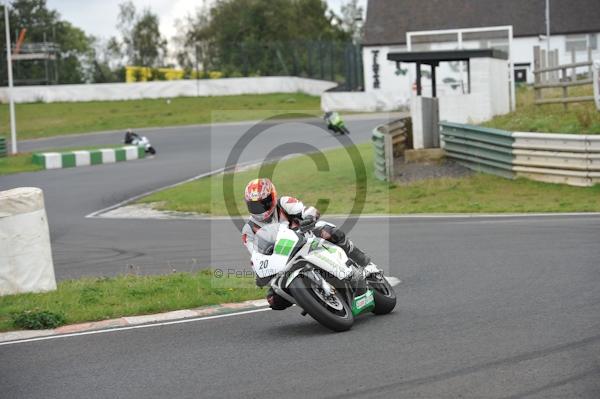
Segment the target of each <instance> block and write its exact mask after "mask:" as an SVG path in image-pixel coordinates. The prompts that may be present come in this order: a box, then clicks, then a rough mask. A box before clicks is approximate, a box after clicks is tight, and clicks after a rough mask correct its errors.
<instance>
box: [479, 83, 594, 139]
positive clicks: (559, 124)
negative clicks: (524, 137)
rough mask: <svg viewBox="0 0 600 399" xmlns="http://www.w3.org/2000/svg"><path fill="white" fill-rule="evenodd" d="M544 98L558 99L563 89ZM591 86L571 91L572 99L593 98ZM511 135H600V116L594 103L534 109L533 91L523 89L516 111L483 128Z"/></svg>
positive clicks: (518, 91) (521, 88)
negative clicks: (519, 132) (505, 131)
mask: <svg viewBox="0 0 600 399" xmlns="http://www.w3.org/2000/svg"><path fill="white" fill-rule="evenodd" d="M543 93H544V98H552V97H559V96H560V93H562V89H556V90H543ZM592 94H593V93H592V86H591V85H590V86H584V87H577V88H571V89H569V95H570V96H571V97H576V96H577V97H578V96H591V95H592ZM483 125H484V126H487V127H494V128H497V129H504V130H508V131H521V132H540V133H574V134H600V112H599V111H598V110H597V109H596V105H595V104H594V103H593V102H586V103H574V104H569V108H568V109H567V110H565V109H564V107H563V106H562V104H548V105H535V104H534V91H533V88H531V87H526V86H521V87H519V89H518V90H517V110H516V111H515V112H511V113H509V114H507V115H501V116H497V117H495V118H493V119H492V120H490V121H489V122H485V123H484V124H483Z"/></svg>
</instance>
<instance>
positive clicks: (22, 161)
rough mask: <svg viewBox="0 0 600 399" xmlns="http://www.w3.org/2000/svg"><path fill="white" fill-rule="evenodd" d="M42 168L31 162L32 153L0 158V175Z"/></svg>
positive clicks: (34, 170) (63, 149) (69, 149)
mask: <svg viewBox="0 0 600 399" xmlns="http://www.w3.org/2000/svg"><path fill="white" fill-rule="evenodd" d="M122 146H123V144H109V145H98V146H87V147H68V148H48V149H42V150H38V151H36V152H69V151H77V150H97V149H99V148H116V147H122ZM40 170H43V168H42V166H41V165H38V164H35V163H33V153H32V152H23V153H19V154H17V155H7V156H6V157H2V158H0V176H3V175H11V174H14V173H24V172H37V171H40Z"/></svg>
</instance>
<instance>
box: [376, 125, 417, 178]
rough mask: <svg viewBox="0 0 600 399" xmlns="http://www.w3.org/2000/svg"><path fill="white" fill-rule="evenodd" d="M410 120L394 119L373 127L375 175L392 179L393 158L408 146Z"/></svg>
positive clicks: (410, 131) (410, 130) (410, 127)
mask: <svg viewBox="0 0 600 399" xmlns="http://www.w3.org/2000/svg"><path fill="white" fill-rule="evenodd" d="M411 135H412V122H411V119H410V117H405V118H401V119H397V120H394V121H392V122H390V123H387V124H384V125H380V126H377V127H376V128H375V129H373V136H372V140H373V151H374V155H375V156H374V163H375V177H376V178H377V179H379V180H384V181H392V180H393V177H394V158H398V157H399V156H401V155H402V153H403V152H404V150H406V149H407V148H410V141H411Z"/></svg>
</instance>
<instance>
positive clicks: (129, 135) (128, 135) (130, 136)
mask: <svg viewBox="0 0 600 399" xmlns="http://www.w3.org/2000/svg"><path fill="white" fill-rule="evenodd" d="M134 140H140V136H138V135H137V134H136V133H134V132H133V130H131V129H127V132H125V144H133V141H134Z"/></svg>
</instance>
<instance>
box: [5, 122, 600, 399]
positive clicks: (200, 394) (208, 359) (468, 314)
mask: <svg viewBox="0 0 600 399" xmlns="http://www.w3.org/2000/svg"><path fill="white" fill-rule="evenodd" d="M380 122H381V120H376V119H362V120H352V121H349V123H348V125H349V127H350V130H351V131H352V136H351V137H352V139H353V140H356V141H357V142H364V141H366V140H368V139H369V136H370V131H371V129H372V128H373V127H374V126H375V125H376V124H377V123H380ZM247 129H248V125H244V124H235V125H223V126H219V127H216V128H213V129H212V130H213V132H212V134H211V133H210V132H209V130H210V128H208V127H193V128H192V127H189V128H174V129H155V130H152V131H148V132H144V134H146V135H147V136H148V137H149V138H150V140H151V142H152V143H153V144H154V145H155V146H156V148H157V150H158V156H157V157H156V158H155V159H149V160H143V161H135V162H127V163H123V164H115V165H106V166H97V167H83V168H74V169H68V170H54V171H46V172H40V173H32V174H21V175H13V176H5V177H0V187H1V188H2V189H8V188H12V187H17V186H37V187H41V188H43V189H44V192H45V195H46V203H47V211H48V216H49V221H50V226H51V236H52V241H53V251H54V259H55V268H56V273H57V277H58V278H59V279H65V278H75V277H80V276H89V275H114V274H118V273H123V272H127V271H128V268H130V267H135V268H138V270H139V271H140V272H142V273H165V272H169V271H172V269H176V270H180V271H189V270H196V269H198V268H202V267H206V266H211V265H212V266H216V265H219V267H222V268H224V269H225V270H228V269H232V270H239V269H241V268H247V267H248V265H247V262H248V260H247V254H245V253H244V251H245V250H244V249H243V248H242V247H241V245H240V243H239V235H238V233H237V232H236V230H235V227H234V226H233V225H232V223H231V222H230V221H228V220H214V221H207V220H158V221H157V220H114V219H95V218H85V215H88V214H90V213H92V212H95V211H97V210H99V209H102V208H105V207H108V206H111V205H114V204H116V203H118V202H120V201H123V200H126V199H127V198H130V197H132V196H135V195H138V194H140V193H143V192H145V191H148V190H152V189H156V188H159V187H161V186H165V185H168V184H172V183H174V182H176V181H180V180H183V179H186V178H190V177H192V176H195V175H197V174H200V173H205V172H208V171H209V170H213V169H216V168H218V167H222V166H223V164H224V159H225V158H226V156H227V155H228V153H229V150H230V149H231V147H232V146H233V145H234V143H235V142H236V140H237V139H238V138H239V137H240V136H241V135H242V134H243V132H244V131H246V130H247ZM273 131H274V132H276V134H273V135H272V136H270V135H269V136H267V135H266V134H265V136H264V137H263V136H262V135H261V136H259V138H257V140H256V141H255V142H253V143H252V144H251V146H252V150H250V149H248V151H245V152H244V156H243V158H242V160H243V161H250V160H256V159H260V157H264V156H265V155H266V154H268V153H269V151H270V150H271V149H272V148H273V143H274V142H275V143H276V142H278V141H277V140H281V143H284V142H286V141H288V142H289V141H292V140H293V141H295V140H298V137H305V138H306V140H307V142H309V143H311V144H312V145H315V146H317V147H319V148H325V147H331V146H334V145H336V140H335V139H334V138H332V137H330V136H327V135H325V134H324V133H323V132H322V131H319V130H318V129H316V128H310V127H306V125H303V124H300V123H294V124H286V125H283V126H279V127H274V128H273ZM120 138H121V135H120V134H118V135H116V134H115V135H111V134H98V135H91V136H80V137H77V138H68V139H62V138H59V139H53V140H48V142H46V143H41V142H36V143H33V142H32V143H27V144H24V145H23V149H24V150H25V149H28V148H33V146H36V145H37V146H42V145H43V146H48V144H49V143H51V145H53V146H56V145H68V146H75V145H91V144H108V143H111V142H114V141H115V140H118V139H120ZM60 140H68V144H67V143H64V144H60ZM80 143H81V144H80ZM267 144H268V145H267ZM350 234H351V236H352V238H353V239H354V240H355V241H356V242H357V243H358V245H360V246H361V247H363V248H364V249H365V250H366V251H367V252H369V253H370V254H371V255H372V256H373V257H374V258H375V260H376V261H377V262H378V263H380V264H381V265H382V266H384V269H385V270H386V272H387V274H389V275H391V276H395V277H398V278H400V279H401V280H402V283H401V284H400V285H399V286H397V287H396V291H397V294H398V305H397V307H396V310H395V311H394V312H393V313H392V314H390V315H386V316H373V315H365V316H361V317H359V318H358V319H357V321H356V323H355V325H354V327H353V329H352V330H351V331H349V332H346V333H340V334H334V333H331V332H329V331H328V330H326V329H324V328H323V327H321V326H319V325H318V324H317V323H316V322H314V321H313V320H312V319H310V318H309V317H302V316H301V315H300V311H299V310H298V309H297V308H295V307H294V308H291V309H288V310H287V311H283V312H276V311H271V310H267V311H257V312H253V313H247V314H238V315H231V316H227V317H220V318H213V319H203V320H193V321H187V322H185V323H178V324H169V325H153V326H148V327H146V326H144V328H136V329H128V330H120V331H107V332H102V333H99V334H93V335H79V336H71V337H58V338H54V339H49V340H40V341H35V342H25V343H13V344H8V345H1V346H0V359H2V361H1V362H0V392H1V393H0V397H2V398H5V397H6V398H57V397H61V398H82V397H85V398H107V397H123V398H142V397H143V398H164V397H174V398H208V397H215V398H229V397H240V398H241V397H251V398H264V397H275V398H279V397H285V398H303V397H315V398H317V397H328V398H337V397H339V398H342V397H343V398H346V397H360V398H540V399H541V398H544V399H546V398H599V397H600V245H599V244H600V217H599V216H593V215H580V216H574V215H571V216H559V215H557V216H533V217H501V218H498V217H488V216H482V217H475V218H472V217H458V218H391V219H387V218H361V219H360V220H359V221H358V223H357V225H356V226H355V227H354V229H353V230H352V231H351V232H350ZM130 265H132V266H130Z"/></svg>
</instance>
